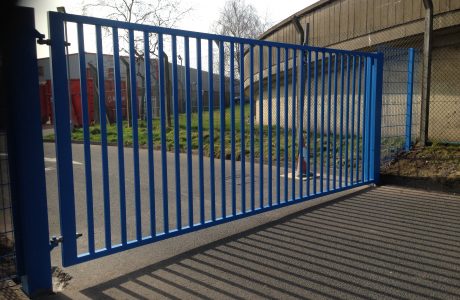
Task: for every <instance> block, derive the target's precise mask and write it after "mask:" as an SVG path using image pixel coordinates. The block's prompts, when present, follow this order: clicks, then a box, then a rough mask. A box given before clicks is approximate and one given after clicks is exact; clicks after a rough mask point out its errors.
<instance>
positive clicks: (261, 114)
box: [259, 45, 264, 208]
mask: <svg viewBox="0 0 460 300" xmlns="http://www.w3.org/2000/svg"><path fill="white" fill-rule="evenodd" d="M263 51H264V50H263V47H262V46H261V45H260V46H259V201H260V203H259V207H260V208H262V207H264V79H263V78H264V60H263V57H264V56H263V54H264V52H263Z"/></svg>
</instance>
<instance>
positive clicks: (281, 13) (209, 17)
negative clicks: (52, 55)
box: [20, 0, 317, 58]
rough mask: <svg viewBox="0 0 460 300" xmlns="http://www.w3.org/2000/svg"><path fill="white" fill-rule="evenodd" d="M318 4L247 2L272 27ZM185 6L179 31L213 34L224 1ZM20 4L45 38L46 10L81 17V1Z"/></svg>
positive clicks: (190, 0)
mask: <svg viewBox="0 0 460 300" xmlns="http://www.w3.org/2000/svg"><path fill="white" fill-rule="evenodd" d="M315 2H317V0H288V1H280V0H246V3H247V4H252V5H253V6H254V7H255V8H256V9H257V11H258V13H259V15H261V16H264V17H265V16H266V17H267V19H268V20H269V21H270V22H271V23H272V25H275V24H277V23H279V22H280V21H282V20H284V19H286V18H288V17H290V16H291V15H292V14H294V13H296V12H298V11H300V10H302V9H303V8H305V7H307V6H309V5H311V4H313V3H315ZM182 3H183V5H184V7H192V8H193V9H192V11H191V12H190V13H189V14H188V15H187V16H186V17H185V18H183V19H182V20H181V21H180V22H179V23H178V24H177V26H176V28H179V29H186V30H191V31H199V32H211V27H212V24H213V23H214V22H215V21H216V18H217V17H218V15H219V11H220V10H221V8H222V7H223V6H224V3H225V1H223V0H222V1H220V0H184V1H182ZM20 5H23V6H29V7H34V9H35V24H36V28H37V30H38V31H39V32H41V33H43V34H45V35H46V36H48V24H47V22H48V20H47V11H56V7H59V6H64V7H65V8H66V12H67V13H73V14H81V0H22V1H20ZM69 39H71V37H70V38H69ZM48 51H49V50H48V46H40V45H38V47H37V53H38V57H39V58H40V57H47V56H49V52H48ZM75 51H76V49H72V48H71V49H70V51H69V52H70V53H73V52H75Z"/></svg>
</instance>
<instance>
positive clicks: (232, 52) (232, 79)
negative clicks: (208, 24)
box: [230, 43, 241, 216]
mask: <svg viewBox="0 0 460 300" xmlns="http://www.w3.org/2000/svg"><path fill="white" fill-rule="evenodd" d="M240 99H241V98H240ZM240 105H241V103H240ZM230 130H231V133H232V134H231V143H232V145H231V151H232V153H231V160H232V163H231V174H232V186H231V191H232V195H231V196H232V215H233V216H236V179H235V176H236V165H235V156H236V145H235V138H236V136H235V45H234V44H233V43H230Z"/></svg>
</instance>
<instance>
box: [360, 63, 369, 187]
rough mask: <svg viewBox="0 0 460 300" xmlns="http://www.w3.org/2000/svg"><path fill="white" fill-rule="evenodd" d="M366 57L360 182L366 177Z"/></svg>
mask: <svg viewBox="0 0 460 300" xmlns="http://www.w3.org/2000/svg"><path fill="white" fill-rule="evenodd" d="M367 60H368V58H367V57H363V69H364V87H363V125H362V127H363V129H362V131H363V137H362V143H361V153H362V158H361V180H362V182H365V181H366V179H365V178H364V174H365V172H364V169H365V168H366V141H367V140H366V128H367V126H366V123H367V109H368V108H367V90H368V88H367V77H368V76H369V75H368V72H367Z"/></svg>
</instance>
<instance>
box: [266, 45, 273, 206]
mask: <svg viewBox="0 0 460 300" xmlns="http://www.w3.org/2000/svg"><path fill="white" fill-rule="evenodd" d="M267 84H268V86H267V98H268V116H267V117H268V206H272V203H273V200H272V197H273V191H272V189H273V188H272V185H273V170H272V168H273V153H272V152H273V151H272V147H273V130H272V129H273V128H272V122H273V120H272V118H273V116H272V47H268V75H267Z"/></svg>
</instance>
